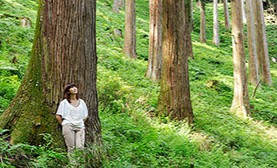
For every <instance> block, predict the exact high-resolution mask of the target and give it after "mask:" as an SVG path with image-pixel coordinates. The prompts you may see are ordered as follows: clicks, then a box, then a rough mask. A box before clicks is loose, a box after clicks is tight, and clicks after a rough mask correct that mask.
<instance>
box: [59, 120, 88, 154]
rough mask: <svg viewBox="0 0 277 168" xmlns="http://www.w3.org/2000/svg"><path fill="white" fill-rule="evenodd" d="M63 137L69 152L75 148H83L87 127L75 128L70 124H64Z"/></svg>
mask: <svg viewBox="0 0 277 168" xmlns="http://www.w3.org/2000/svg"><path fill="white" fill-rule="evenodd" d="M63 137H64V140H65V144H66V146H67V151H68V153H71V152H72V151H73V150H74V148H78V149H82V148H84V144H85V128H74V127H72V126H70V124H65V125H63Z"/></svg>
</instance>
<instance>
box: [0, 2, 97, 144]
mask: <svg viewBox="0 0 277 168" xmlns="http://www.w3.org/2000/svg"><path fill="white" fill-rule="evenodd" d="M40 3H41V4H40V5H39V6H40V7H39V13H38V19H37V26H36V35H35V40H34V44H33V49H32V56H31V59H30V62H29V66H28V69H27V72H26V74H25V77H24V79H23V81H22V84H21V86H20V88H19V90H18V92H17V95H16V97H15V98H14V99H13V101H12V103H11V105H10V107H9V108H8V109H7V110H6V111H5V112H4V113H3V114H2V115H1V117H0V128H6V129H9V130H10V131H11V139H10V141H11V143H13V144H14V143H20V142H29V143H30V144H41V143H43V142H42V136H41V135H40V134H42V133H50V134H51V135H52V137H53V143H54V144H53V145H54V146H58V147H62V146H64V138H63V137H62V132H61V128H60V126H59V124H58V122H57V120H56V118H55V114H56V110H57V107H58V103H59V101H60V100H61V99H62V98H63V96H64V95H63V87H64V85H65V84H66V83H68V82H74V83H76V84H77V86H78V88H79V92H80V97H81V98H82V99H84V101H85V102H86V104H87V107H88V110H89V117H88V121H87V123H86V125H87V131H86V132H87V138H86V140H87V143H100V142H101V125H100V120H99V117H98V105H97V103H98V100H97V91H96V62H97V57H96V41H95V35H96V32H95V30H96V29H95V21H96V18H95V17H96V14H95V12H96V1H95V0H86V1H84V0H81V1H75V0H69V1H62V0H57V1H55V3H52V1H40ZM64 149H65V146H64Z"/></svg>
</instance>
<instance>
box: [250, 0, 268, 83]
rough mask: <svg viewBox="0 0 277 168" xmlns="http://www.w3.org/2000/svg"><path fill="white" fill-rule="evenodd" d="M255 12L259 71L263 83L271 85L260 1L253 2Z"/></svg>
mask: <svg viewBox="0 0 277 168" xmlns="http://www.w3.org/2000/svg"><path fill="white" fill-rule="evenodd" d="M253 8H254V11H255V28H256V29H255V30H256V40H257V41H256V49H257V55H258V62H259V63H258V64H259V71H260V74H261V79H262V81H263V83H266V84H268V85H271V84H272V80H271V75H270V64H269V57H268V47H267V40H266V29H265V20H264V10H263V3H262V0H255V1H253Z"/></svg>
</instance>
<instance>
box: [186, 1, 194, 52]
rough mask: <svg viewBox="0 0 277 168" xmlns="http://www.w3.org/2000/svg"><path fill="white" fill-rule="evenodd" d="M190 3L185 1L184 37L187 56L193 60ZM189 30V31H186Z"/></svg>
mask: <svg viewBox="0 0 277 168" xmlns="http://www.w3.org/2000/svg"><path fill="white" fill-rule="evenodd" d="M191 3H192V1H191V0H187V1H185V16H186V17H185V19H186V20H185V22H186V23H185V26H186V28H185V30H186V32H185V36H186V38H187V40H186V43H187V44H186V46H187V54H188V56H189V57H190V58H193V50H192V42H191V32H192V27H193V25H192V24H193V20H192V16H191V15H192V8H191V7H192V5H191ZM187 30H189V31H187Z"/></svg>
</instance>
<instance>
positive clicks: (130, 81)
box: [0, 0, 277, 168]
mask: <svg viewBox="0 0 277 168" xmlns="http://www.w3.org/2000/svg"><path fill="white" fill-rule="evenodd" d="M32 2H33V1H29V2H23V1H20V0H17V1H15V0H13V1H12V0H9V1H8V0H2V1H0V4H1V3H2V4H4V7H2V6H3V5H1V7H0V16H1V14H3V13H8V12H9V10H11V8H10V4H11V3H12V4H13V5H17V7H20V8H12V9H13V10H16V11H11V12H13V14H14V15H15V16H17V17H21V16H23V15H26V16H27V14H30V15H28V17H29V18H31V20H32V21H34V20H35V16H33V15H35V9H36V7H37V6H36V4H33V3H32ZM20 4H21V5H20ZM27 8H28V9H27ZM8 9H9V10H8ZM28 10H29V11H30V10H33V12H26V11H28ZM136 11H137V54H138V59H136V60H132V59H128V58H126V57H125V56H124V55H123V53H122V47H123V44H124V38H123V37H119V36H115V35H114V33H113V32H114V30H115V29H120V30H122V31H123V32H124V11H123V10H121V11H120V13H119V14H115V13H113V12H112V1H108V0H99V1H97V23H96V24H97V55H98V81H97V86H98V95H99V103H100V106H99V114H100V118H101V123H102V131H103V133H102V134H103V135H102V136H103V141H104V144H105V148H106V153H105V154H104V159H103V167H132V168H135V167H191V166H195V167H223V168H224V167H226V168H227V167H228V168H229V167H243V168H245V167H259V168H262V167H264V168H267V167H274V166H275V165H277V161H276V158H277V152H276V151H277V130H276V124H277V122H276V116H277V108H276V106H275V102H276V99H277V95H276V90H277V85H276V83H277V65H276V64H275V63H273V62H271V74H272V80H273V83H274V84H273V86H272V87H269V86H261V87H259V88H258V90H257V93H256V95H255V97H253V98H251V99H250V103H251V118H249V119H246V120H242V119H240V118H237V117H236V116H234V115H232V114H230V113H229V109H230V106H231V102H232V96H233V64H232V48H231V36H230V35H231V32H230V30H226V29H225V28H224V19H223V7H222V4H219V20H220V24H219V27H220V47H216V46H214V45H213V44H212V4H208V5H207V38H208V42H207V44H202V43H200V42H199V40H198V39H199V11H198V9H197V8H196V7H195V10H194V32H193V34H192V41H193V51H194V57H195V59H193V60H189V71H190V85H191V99H192V104H193V111H194V115H195V118H194V123H193V126H192V127H188V126H187V125H186V123H185V122H180V121H179V122H177V121H170V120H169V119H168V118H167V117H161V118H158V117H155V109H156V107H157V101H158V95H159V84H158V83H153V82H151V81H149V80H148V79H147V78H145V76H144V75H145V72H146V68H147V55H148V31H149V25H148V20H149V18H148V17H149V12H148V11H149V10H148V1H146V0H141V1H137V10H136ZM31 15H32V16H31ZM5 19H7V18H2V17H1V18H0V27H1V32H0V33H2V34H1V37H2V35H3V37H5V38H1V40H3V39H5V41H4V42H2V45H1V50H0V58H1V59H0V61H2V62H4V64H5V65H9V67H10V68H7V67H6V66H5V67H4V68H2V69H1V73H0V74H1V80H0V82H1V83H0V84H1V89H0V93H1V94H0V96H2V95H4V96H5V97H4V98H5V101H6V102H5V104H6V105H5V106H1V108H0V109H1V110H2V111H3V110H4V109H5V108H7V106H8V104H9V101H10V100H11V99H12V97H13V96H14V94H15V93H16V90H17V88H18V86H19V84H20V81H21V79H22V76H23V74H24V68H25V66H26V63H27V62H28V59H29V55H28V53H29V51H30V47H31V42H32V38H33V33H34V32H33V29H32V28H30V29H23V28H20V26H18V20H16V19H15V18H13V19H11V20H5ZM3 20H4V21H3ZM2 22H5V25H12V26H10V27H8V28H7V29H2V27H3V28H4V27H6V26H3V25H2ZM276 27H277V25H267V32H268V33H267V36H268V46H269V55H270V57H275V58H276V53H277V51H276V47H274V46H276V45H277V41H276V36H275V35H276ZM123 34H124V33H123ZM21 36H22V39H21V40H20V38H18V37H21ZM8 37H9V38H10V39H9V38H8ZM8 39H9V40H8ZM3 44H4V45H3ZM12 46H14V48H13V47H12ZM19 55H21V56H20V58H22V59H21V61H19V63H17V64H16V65H14V64H12V63H10V61H11V59H12V58H13V57H14V56H17V57H19ZM2 67H3V66H2ZM19 67H22V70H21V71H20V70H19ZM3 77H4V78H3ZM213 81H216V84H215V85H211V82H213ZM254 87H255V86H251V85H249V95H250V96H251V95H252V93H253V90H254ZM4 93H5V94H4ZM2 97H3V96H2ZM0 98H1V97H0ZM0 101H1V104H2V102H4V100H3V101H2V99H0ZM0 113H1V111H0ZM0 142H1V143H3V144H5V145H3V147H1V149H2V151H4V153H5V152H7V151H8V150H9V149H11V148H12V147H9V145H8V144H7V142H6V141H5V140H4V139H0ZM50 142H51V141H50ZM52 143H53V142H52ZM5 146H6V148H4V147H5ZM7 146H8V147H7ZM23 146H24V145H22V146H20V149H22V150H23V151H26V152H27V154H28V155H29V156H28V157H30V158H32V159H31V161H30V162H28V161H27V163H25V164H26V165H29V166H31V167H32V166H33V167H45V166H46V167H51V166H54V164H52V165H50V164H47V161H51V162H49V163H52V161H53V162H54V161H57V160H58V161H61V160H62V158H64V156H65V155H66V154H64V153H60V152H59V151H58V150H55V149H50V148H48V147H47V146H46V147H44V148H43V150H40V152H35V153H31V152H30V150H29V148H36V149H37V148H39V147H30V146H29V147H28V150H27V149H26V148H24V147H23ZM40 149H41V148H40ZM87 150H88V151H89V150H90V148H88V149H87ZM36 151H38V150H36ZM56 155H57V156H58V157H57V160H54V159H53V156H56ZM1 156H2V157H3V156H5V155H3V153H2V155H1ZM11 156H15V154H11V155H10V157H11ZM16 156H17V155H16ZM4 158H5V157H4ZM11 158H12V157H11ZM1 164H2V165H1V166H3V165H4V164H7V165H12V164H14V163H12V162H9V161H8V160H6V162H3V161H1ZM64 164H65V162H61V165H64ZM61 165H60V166H61Z"/></svg>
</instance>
